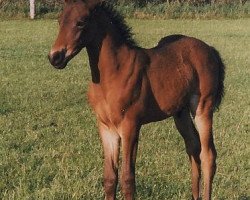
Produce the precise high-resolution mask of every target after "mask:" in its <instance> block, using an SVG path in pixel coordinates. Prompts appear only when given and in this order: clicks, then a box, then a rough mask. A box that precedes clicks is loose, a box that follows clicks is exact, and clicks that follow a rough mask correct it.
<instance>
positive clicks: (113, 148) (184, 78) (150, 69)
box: [49, 0, 224, 200]
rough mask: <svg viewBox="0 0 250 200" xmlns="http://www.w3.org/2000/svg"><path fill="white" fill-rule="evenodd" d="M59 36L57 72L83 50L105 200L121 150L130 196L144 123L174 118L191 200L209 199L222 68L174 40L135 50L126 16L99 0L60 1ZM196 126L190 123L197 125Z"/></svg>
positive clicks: (190, 42) (210, 53)
mask: <svg viewBox="0 0 250 200" xmlns="http://www.w3.org/2000/svg"><path fill="white" fill-rule="evenodd" d="M59 24H60V31H59V35H58V38H57V39H56V41H55V44H54V45H53V47H52V50H51V52H50V54H49V60H50V62H51V64H52V65H53V66H55V67H56V68H57V69H63V68H64V67H66V65H67V63H68V62H69V60H71V59H72V58H73V57H74V56H75V55H76V54H77V53H78V52H80V51H81V49H82V48H84V47H86V49H87V52H88V56H89V63H90V68H91V75H92V83H91V84H90V87H89V92H88V97H89V101H90V104H91V106H92V108H93V109H94V111H95V113H96V116H97V121H98V126H99V132H100V137H101V139H102V143H103V149H104V189H105V199H108V200H111V199H115V196H116V187H117V182H118V160H119V147H120V143H121V147H122V168H121V170H122V171H121V186H122V192H123V195H124V197H125V199H126V200H130V199H134V195H135V161H136V151H137V145H138V137H139V131H140V128H141V126H142V125H143V124H146V123H150V122H153V121H159V120H163V119H166V118H168V117H170V116H173V117H174V121H175V124H176V127H177V129H178V131H179V132H180V134H181V135H182V137H183V139H184V141H185V145H186V151H187V154H188V155H189V158H190V162H191V168H192V198H193V199H199V198H200V197H201V193H200V177H201V170H202V171H203V175H204V192H203V196H204V199H206V200H209V199H211V190H212V180H213V177H214V174H215V170H216V164H215V159H216V150H215V146H214V142H213V134H212V119H213V112H214V110H215V109H216V108H218V107H219V105H220V103H221V100H222V96H223V81H224V65H223V63H222V61H221V58H220V55H219V53H218V52H217V51H216V50H215V49H214V48H213V47H211V46H208V45H207V44H205V43H204V42H202V41H200V40H198V39H195V38H191V37H187V36H183V35H172V36H168V37H165V38H163V39H161V40H160V42H159V44H158V45H157V46H156V47H154V48H152V49H143V48H140V47H138V46H137V45H136V43H135V41H134V40H133V39H132V37H131V33H130V29H129V28H128V26H127V25H126V24H125V22H124V19H123V18H122V17H121V16H120V15H119V14H118V13H117V12H115V11H114V10H113V9H112V7H111V6H108V5H107V4H106V3H104V2H94V1H91V0H89V1H86V0H85V1H84V0H65V5H64V10H63V11H62V14H61V16H60V20H59ZM193 122H195V124H196V126H195V125H194V123H193Z"/></svg>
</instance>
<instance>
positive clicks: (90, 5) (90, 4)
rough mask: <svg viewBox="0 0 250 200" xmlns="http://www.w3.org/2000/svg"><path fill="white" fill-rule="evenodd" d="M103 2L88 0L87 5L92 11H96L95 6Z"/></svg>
mask: <svg viewBox="0 0 250 200" xmlns="http://www.w3.org/2000/svg"><path fill="white" fill-rule="evenodd" d="M101 2H103V0H87V1H86V3H87V5H88V8H89V9H90V10H92V9H94V8H95V6H96V5H97V4H99V3H101Z"/></svg>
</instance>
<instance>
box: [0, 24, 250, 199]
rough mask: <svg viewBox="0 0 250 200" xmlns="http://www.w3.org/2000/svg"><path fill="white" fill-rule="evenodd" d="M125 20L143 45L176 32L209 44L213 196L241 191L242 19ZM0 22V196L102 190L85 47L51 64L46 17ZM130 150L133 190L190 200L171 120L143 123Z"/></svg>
mask: <svg viewBox="0 0 250 200" xmlns="http://www.w3.org/2000/svg"><path fill="white" fill-rule="evenodd" d="M128 22H129V24H130V25H131V26H132V28H133V30H134V33H135V37H136V39H137V40H138V43H139V44H140V45H141V46H144V47H152V46H154V45H155V44H157V42H158V41H159V39H160V38H162V37H164V36H166V35H169V34H173V33H180V34H186V35H190V36H194V37H197V38H199V39H202V40H204V41H205V42H207V43H208V44H210V45H212V46H214V47H215V48H216V49H218V50H219V52H220V53H221V55H222V57H223V59H224V61H225V64H226V80H225V89H226V93H225V98H224V100H223V102H222V105H221V108H220V111H219V112H216V113H215V117H214V137H215V144H216V147H217V151H218V159H217V165H218V170H217V174H216V176H215V180H214V193H213V197H214V199H221V200H222V199H230V200H246V199H249V185H250V180H249V173H250V172H249V160H250V158H249V155H250V148H249V145H250V143H249V142H250V141H249V131H250V129H249V128H250V127H249V121H250V119H249V116H250V110H249V105H250V102H249V99H250V90H249V85H250V82H249V81H250V79H249V77H250V69H249V66H250V57H249V54H250V52H249V50H250V26H249V23H250V19H240V20H137V19H136V20H135V19H133V20H129V21H128ZM0 27H1V28H0V38H1V42H0V58H1V59H0V199H3V200H7V199H16V200H20V199H21V200H22V199H48V200H50V199H51V200H52V199H73V200H75V199H76V200H78V199H82V200H89V199H103V188H102V172H103V166H102V165H103V160H102V147H101V143H100V139H99V136H98V132H97V128H96V125H95V117H94V114H93V113H92V111H91V109H90V108H89V105H88V103H87V97H86V91H87V87H88V83H89V82H90V80H91V77H90V70H89V64H88V59H87V56H86V53H85V51H83V52H81V53H80V54H79V55H78V56H76V57H75V58H74V59H73V60H72V61H71V62H70V63H69V66H68V67H67V68H66V69H64V70H55V69H53V68H52V67H51V66H50V64H49V62H48V59H47V54H48V52H49V50H50V47H51V45H52V43H53V42H54V39H55V37H56V34H57V27H58V25H57V22H56V21H55V20H35V21H30V20H27V21H22V20H17V21H13V20H12V21H1V22H0ZM137 158H138V159H137V171H136V174H137V186H138V187H137V199H139V200H150V199H155V200H163V199H190V194H191V189H190V166H189V161H188V156H187V155H186V153H185V147H184V142H183V140H182V138H181V136H180V135H179V133H178V132H177V130H176V128H175V126H174V123H173V120H172V119H168V120H166V121H163V122H159V123H153V124H149V125H146V126H144V127H143V129H142V131H141V135H140V143H139V149H138V157H137ZM119 197H121V195H120V190H119ZM118 199H121V198H118Z"/></svg>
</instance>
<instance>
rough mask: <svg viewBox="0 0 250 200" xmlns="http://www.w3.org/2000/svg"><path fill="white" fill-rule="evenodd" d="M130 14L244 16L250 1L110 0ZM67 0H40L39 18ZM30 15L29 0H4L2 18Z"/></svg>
mask: <svg viewBox="0 0 250 200" xmlns="http://www.w3.org/2000/svg"><path fill="white" fill-rule="evenodd" d="M109 2H110V3H111V4H114V5H115V6H116V7H117V9H118V10H119V11H120V12H122V13H123V14H124V15H125V16H126V17H137V18H152V17H154V18H155V17H159V18H220V17H221V18H241V17H249V16H250V15H249V10H250V4H249V3H248V2H247V1H246V0H186V1H185V0H110V1H109ZM62 6H63V0H36V17H37V18H41V17H46V18H55V17H56V16H57V14H58V12H59V11H60V10H61V9H62ZM28 15H29V1H28V0H19V1H16V0H0V17H1V18H21V17H28Z"/></svg>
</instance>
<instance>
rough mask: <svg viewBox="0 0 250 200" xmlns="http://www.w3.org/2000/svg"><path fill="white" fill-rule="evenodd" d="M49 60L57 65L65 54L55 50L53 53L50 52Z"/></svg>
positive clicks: (61, 61)
mask: <svg viewBox="0 0 250 200" xmlns="http://www.w3.org/2000/svg"><path fill="white" fill-rule="evenodd" d="M48 57H49V61H50V63H51V64H52V65H53V66H58V65H60V64H62V63H63V61H64V58H65V55H64V52H60V51H57V52H55V53H53V54H50V55H49V56H48Z"/></svg>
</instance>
